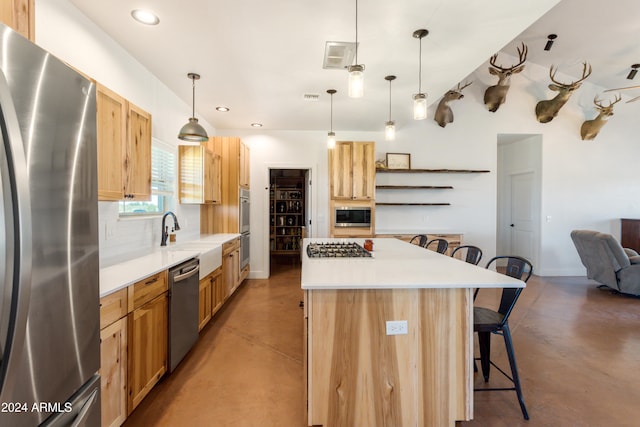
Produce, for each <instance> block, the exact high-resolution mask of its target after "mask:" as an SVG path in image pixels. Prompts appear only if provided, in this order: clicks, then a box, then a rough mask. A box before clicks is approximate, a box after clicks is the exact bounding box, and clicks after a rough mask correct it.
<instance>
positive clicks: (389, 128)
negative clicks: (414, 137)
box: [384, 76, 396, 141]
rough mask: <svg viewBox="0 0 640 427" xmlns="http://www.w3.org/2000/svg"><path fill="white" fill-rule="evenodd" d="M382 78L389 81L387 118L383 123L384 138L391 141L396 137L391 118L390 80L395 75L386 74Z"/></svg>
mask: <svg viewBox="0 0 640 427" xmlns="http://www.w3.org/2000/svg"><path fill="white" fill-rule="evenodd" d="M384 79H385V80H386V81H388V82H389V120H388V121H387V122H386V123H385V124H384V139H385V140H387V141H393V140H395V139H396V122H394V121H393V120H391V82H392V81H394V80H395V79H396V76H386V77H385V78H384Z"/></svg>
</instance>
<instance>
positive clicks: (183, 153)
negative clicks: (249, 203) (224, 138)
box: [178, 145, 221, 204]
mask: <svg viewBox="0 0 640 427" xmlns="http://www.w3.org/2000/svg"><path fill="white" fill-rule="evenodd" d="M178 148H179V150H178V151H179V162H178V177H179V179H178V187H179V197H180V203H183V204H192V203H193V204H205V203H207V204H217V203H220V196H221V186H220V179H221V171H220V161H221V160H220V156H219V155H217V154H214V153H213V152H212V151H210V150H208V149H207V148H206V147H205V146H204V145H200V146H197V145H180V146H179V147H178Z"/></svg>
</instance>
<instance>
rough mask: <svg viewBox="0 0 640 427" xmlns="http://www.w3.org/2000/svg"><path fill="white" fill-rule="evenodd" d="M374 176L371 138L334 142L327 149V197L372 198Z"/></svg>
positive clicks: (343, 198) (373, 152) (340, 198)
mask: <svg viewBox="0 0 640 427" xmlns="http://www.w3.org/2000/svg"><path fill="white" fill-rule="evenodd" d="M375 178H376V162H375V143H374V142H337V143H336V146H335V148H333V149H332V150H329V186H330V196H331V199H334V200H374V199H375Z"/></svg>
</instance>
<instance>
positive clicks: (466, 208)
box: [219, 64, 640, 277]
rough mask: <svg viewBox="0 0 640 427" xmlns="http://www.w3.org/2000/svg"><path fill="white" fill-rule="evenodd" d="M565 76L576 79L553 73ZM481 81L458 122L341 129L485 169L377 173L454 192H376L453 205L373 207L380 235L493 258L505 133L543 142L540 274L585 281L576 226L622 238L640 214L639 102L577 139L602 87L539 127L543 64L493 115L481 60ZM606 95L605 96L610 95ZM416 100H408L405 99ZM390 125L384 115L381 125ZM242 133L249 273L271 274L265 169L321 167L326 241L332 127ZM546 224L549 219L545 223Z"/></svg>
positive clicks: (518, 79)
mask: <svg viewBox="0 0 640 427" xmlns="http://www.w3.org/2000/svg"><path fill="white" fill-rule="evenodd" d="M557 78H558V79H561V80H566V81H570V80H571V79H570V78H568V77H566V76H564V75H558V76H557ZM469 79H470V80H474V83H473V84H472V85H471V86H470V87H468V88H467V89H465V98H464V99H462V100H460V101H456V102H453V103H452V104H451V105H452V108H453V111H454V116H455V121H454V123H451V124H449V125H447V127H446V128H440V127H439V126H438V125H437V124H436V123H435V122H434V121H433V119H432V117H433V112H434V111H433V110H434V108H435V104H437V101H434V105H432V106H431V108H430V111H429V114H430V118H429V119H428V120H427V121H423V122H414V121H413V120H411V118H410V117H399V116H398V115H397V114H396V115H395V116H394V117H393V118H394V119H395V120H396V123H397V125H398V130H397V140H396V141H394V142H386V141H384V137H383V133H382V131H380V132H344V131H341V130H340V129H339V128H337V129H334V130H335V131H336V134H337V137H338V140H346V141H349V140H359V141H376V158H383V157H384V154H385V153H387V152H401V153H411V165H412V167H413V168H451V169H488V170H490V171H491V172H490V173H488V174H442V175H440V174H425V175H395V174H394V175H382V174H379V175H378V178H377V179H378V183H379V184H380V183H389V184H401V183H411V184H413V185H420V184H425V185H452V186H453V187H454V189H453V190H437V191H436V190H429V191H427V190H425V191H422V190H419V191H416V190H412V191H406V192H398V193H392V194H390V193H384V194H382V193H380V192H379V193H378V195H377V199H378V200H379V201H382V200H383V199H384V200H388V201H392V200H398V201H416V202H417V201H446V202H450V203H451V206H446V207H382V208H378V209H377V211H376V228H377V230H378V232H384V231H394V232H407V233H412V232H419V231H421V232H427V233H428V232H431V233H436V232H452V233H457V232H459V233H463V234H464V240H465V242H467V243H470V244H475V245H478V246H480V247H482V248H483V251H484V252H485V256H487V257H489V256H493V255H495V251H496V235H497V229H496V216H497V139H498V135H499V134H536V135H537V134H539V135H541V136H542V140H543V144H542V159H541V160H540V161H538V160H537V163H541V177H542V178H541V179H542V182H541V190H540V191H541V194H542V196H541V200H542V206H541V212H540V218H544V221H542V220H541V221H540V228H541V230H540V231H541V232H540V236H539V241H540V252H539V265H536V266H535V267H536V272H537V274H540V275H584V274H585V270H584V267H583V266H582V264H581V263H580V260H579V258H578V256H577V253H576V251H575V248H574V247H573V244H572V242H571V239H570V238H569V233H570V232H571V230H573V229H576V228H589V229H595V230H599V231H604V232H609V233H612V234H614V235H616V236H619V218H621V217H631V218H633V217H640V185H638V183H637V176H636V170H637V159H638V158H639V155H640V144H637V143H636V142H635V139H636V138H635V137H634V133H636V132H637V131H638V126H639V125H638V124H637V123H638V121H637V119H636V115H637V111H636V109H637V107H636V106H635V105H634V104H630V105H626V104H623V103H620V104H618V105H616V114H615V116H614V117H612V118H611V121H610V123H608V124H607V125H606V126H605V127H604V128H603V130H602V131H601V132H600V135H598V137H597V138H596V140H595V141H582V140H581V139H580V125H581V124H582V122H583V121H584V120H586V119H591V118H593V117H595V115H596V114H595V109H594V108H593V98H594V96H595V95H596V94H598V93H600V91H601V90H602V89H601V88H598V87H595V86H593V85H591V84H589V83H588V82H585V83H584V84H583V85H582V87H581V88H580V89H579V90H578V91H577V92H576V93H575V94H574V96H573V97H572V98H571V99H570V100H569V102H568V103H567V104H566V105H565V106H564V108H563V109H562V110H561V111H560V114H559V115H558V117H556V118H555V119H554V120H553V121H552V122H550V123H546V124H542V123H538V121H537V120H536V117H535V105H536V103H537V102H538V101H539V100H542V99H550V98H551V97H552V96H554V95H555V92H551V91H550V90H548V89H547V84H548V83H549V82H548V69H547V68H545V67H542V66H538V65H535V64H527V66H526V68H525V70H524V71H523V72H522V73H521V74H519V75H517V76H515V77H514V79H513V84H512V87H511V89H510V92H509V94H508V97H507V98H508V99H507V101H506V103H505V104H504V105H502V106H501V107H500V109H499V110H498V111H497V112H495V113H491V112H489V111H487V110H486V109H485V107H484V105H483V96H484V91H485V89H486V88H487V87H488V86H490V85H492V84H494V83H495V77H492V76H490V75H489V73H488V72H487V64H483V65H482V66H481V67H479V68H478V69H477V70H476V71H474V72H473V73H472V74H471V75H470V76H469ZM605 95H606V94H601V93H600V96H605ZM409 102H410V101H409ZM385 120H386V118H385V117H381V119H380V123H381V128H382V123H383V122H384V121H385ZM219 133H221V134H224V135H236V136H240V137H241V138H242V139H243V140H244V141H245V142H246V143H248V144H249V145H250V146H251V186H252V190H253V191H252V214H251V220H252V241H251V244H252V257H251V266H252V274H255V276H252V277H264V276H263V275H265V274H266V266H267V261H268V253H267V250H268V222H267V212H268V204H267V198H268V195H267V194H266V193H267V190H265V189H266V188H267V187H268V174H267V170H268V168H269V167H274V166H280V165H282V166H283V167H286V165H290V166H296V167H297V166H306V165H314V167H315V169H314V187H315V190H314V191H315V197H316V198H317V203H316V204H315V206H316V207H317V209H318V210H317V214H316V215H317V219H316V218H313V221H314V224H316V227H317V228H314V229H315V233H316V236H322V235H327V229H328V228H327V223H328V221H327V220H328V218H327V215H328V214H329V212H328V193H327V191H328V178H327V153H326V145H325V139H326V132H325V131H318V132H298V131H264V130H262V131H259V132H255V131H245V130H224V131H221V132H219ZM547 217H549V221H548V222H547V220H546V219H547Z"/></svg>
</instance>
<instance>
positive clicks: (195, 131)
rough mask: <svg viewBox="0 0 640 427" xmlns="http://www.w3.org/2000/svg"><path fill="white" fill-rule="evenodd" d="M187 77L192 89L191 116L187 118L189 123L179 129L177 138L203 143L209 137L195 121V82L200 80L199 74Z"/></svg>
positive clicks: (191, 74)
mask: <svg viewBox="0 0 640 427" xmlns="http://www.w3.org/2000/svg"><path fill="white" fill-rule="evenodd" d="M187 77H189V78H190V79H191V82H192V87H193V97H192V103H191V108H192V110H191V111H192V114H191V117H190V118H189V123H187V124H186V125H184V126H182V129H180V133H178V138H179V139H181V140H183V141H189V142H203V141H206V140H208V139H209V135H207V131H206V130H204V128H203V127H202V126H201V125H200V124H199V123H198V119H196V80H199V79H200V74H196V73H189V74H187Z"/></svg>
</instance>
